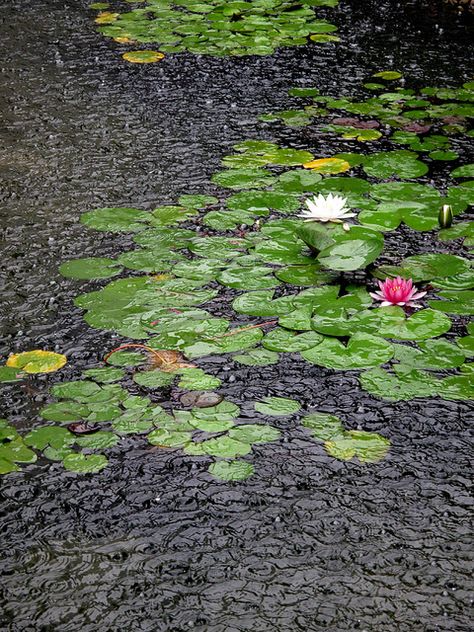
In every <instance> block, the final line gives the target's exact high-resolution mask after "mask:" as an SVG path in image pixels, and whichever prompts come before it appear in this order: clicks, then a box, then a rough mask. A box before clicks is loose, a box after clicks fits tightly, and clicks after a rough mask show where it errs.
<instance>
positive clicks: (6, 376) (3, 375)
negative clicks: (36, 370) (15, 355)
mask: <svg viewBox="0 0 474 632" xmlns="http://www.w3.org/2000/svg"><path fill="white" fill-rule="evenodd" d="M25 377H27V375H26V373H23V371H20V370H19V369H14V368H12V367H9V366H0V382H21V381H22V380H24V379H25Z"/></svg>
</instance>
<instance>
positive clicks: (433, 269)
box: [375, 253, 471, 283]
mask: <svg viewBox="0 0 474 632" xmlns="http://www.w3.org/2000/svg"><path fill="white" fill-rule="evenodd" d="M470 267H471V264H470V262H469V261H468V260H467V259H463V258H462V257H458V256H456V255H447V254H440V253H425V254H422V255H414V256H412V257H406V258H405V259H403V260H402V262H401V263H400V265H399V266H381V267H380V268H378V269H377V271H376V273H375V274H376V276H377V277H378V278H380V279H385V277H387V276H390V277H396V276H401V277H403V278H405V279H412V280H413V281H414V282H415V283H416V282H418V281H429V280H431V279H434V278H446V277H452V276H456V275H458V274H463V273H465V272H468V271H470Z"/></svg>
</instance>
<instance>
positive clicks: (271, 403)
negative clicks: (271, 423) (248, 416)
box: [255, 397, 301, 417]
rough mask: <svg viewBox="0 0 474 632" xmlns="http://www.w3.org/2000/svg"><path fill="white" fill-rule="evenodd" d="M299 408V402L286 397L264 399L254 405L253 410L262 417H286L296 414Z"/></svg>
mask: <svg viewBox="0 0 474 632" xmlns="http://www.w3.org/2000/svg"><path fill="white" fill-rule="evenodd" d="M300 408H301V406H300V404H299V402H297V401H295V400H294V399H288V398H287V397H264V398H263V399H262V400H261V401H260V402H257V403H256V404H255V410H256V411H257V412H259V413H262V415H271V416H277V417H278V416H287V415H293V414H294V413H297V412H298V411H299V409H300Z"/></svg>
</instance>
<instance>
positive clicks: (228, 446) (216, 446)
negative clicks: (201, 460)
mask: <svg viewBox="0 0 474 632" xmlns="http://www.w3.org/2000/svg"><path fill="white" fill-rule="evenodd" d="M199 445H200V446H201V448H202V450H203V451H204V454H208V455H209V456H218V457H221V458H223V459H226V458H231V459H232V458H234V457H236V456H245V455H246V454H248V453H249V452H250V451H251V450H252V446H251V445H249V444H248V443H242V441H237V440H236V439H231V438H230V437H229V436H222V437H217V438H216V439H208V440H207V441H203V442H202V443H201V444H199Z"/></svg>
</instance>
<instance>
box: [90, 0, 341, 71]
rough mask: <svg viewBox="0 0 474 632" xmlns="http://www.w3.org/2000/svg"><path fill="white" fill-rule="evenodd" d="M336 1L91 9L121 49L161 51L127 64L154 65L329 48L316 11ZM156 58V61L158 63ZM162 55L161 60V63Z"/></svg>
mask: <svg viewBox="0 0 474 632" xmlns="http://www.w3.org/2000/svg"><path fill="white" fill-rule="evenodd" d="M338 1H339V0H252V1H251V2H249V1H239V0H207V2H202V0H169V1H168V0H146V2H139V1H137V2H132V3H131V4H136V5H137V6H135V7H134V8H130V10H129V11H126V12H118V11H114V10H113V9H111V6H110V3H108V2H94V3H92V4H91V5H90V6H91V8H93V9H98V10H100V13H99V15H98V16H97V18H96V20H95V21H96V23H97V24H99V25H100V26H99V30H100V32H101V33H103V34H104V35H106V36H107V37H111V38H113V39H114V40H115V41H116V42H118V43H121V44H128V43H135V42H136V43H140V44H157V45H158V46H159V48H160V51H147V50H145V51H131V52H128V53H125V54H124V57H125V59H127V60H128V61H131V62H138V63H147V62H154V61H158V60H159V59H160V58H161V57H163V54H162V53H163V52H164V53H179V52H183V51H189V52H191V53H196V54H204V55H213V56H228V55H271V54H272V53H273V52H274V51H275V50H276V49H277V48H279V47H283V46H299V45H303V44H306V43H307V42H308V38H309V40H311V41H313V42H334V41H339V38H338V37H337V36H336V35H334V31H337V28H336V27H335V26H334V25H333V24H331V23H329V22H327V21H326V20H322V19H318V18H317V13H316V10H317V8H319V7H334V6H336V5H337V4H338ZM157 55H158V57H157ZM160 55H161V57H160Z"/></svg>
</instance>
